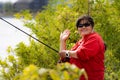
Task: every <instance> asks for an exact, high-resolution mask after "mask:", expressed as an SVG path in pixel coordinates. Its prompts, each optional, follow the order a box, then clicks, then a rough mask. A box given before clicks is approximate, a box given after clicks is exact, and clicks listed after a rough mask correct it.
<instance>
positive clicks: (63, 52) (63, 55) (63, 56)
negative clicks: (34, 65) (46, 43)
mask: <svg viewBox="0 0 120 80" xmlns="http://www.w3.org/2000/svg"><path fill="white" fill-rule="evenodd" d="M65 52H66V50H62V51H61V52H59V55H60V57H61V58H65V57H66V55H65Z"/></svg>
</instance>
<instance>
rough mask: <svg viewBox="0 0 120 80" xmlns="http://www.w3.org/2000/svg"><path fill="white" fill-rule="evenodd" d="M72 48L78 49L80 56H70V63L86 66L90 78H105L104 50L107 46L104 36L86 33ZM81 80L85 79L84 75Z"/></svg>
mask: <svg viewBox="0 0 120 80" xmlns="http://www.w3.org/2000/svg"><path fill="white" fill-rule="evenodd" d="M72 50H77V56H78V58H77V59H76V58H72V57H71V58H70V63H71V64H75V65H76V66H77V67H79V68H80V69H81V68H84V69H85V70H86V72H87V74H88V80H104V52H105V46H104V42H103V40H102V38H101V37H100V35H98V34H97V33H95V32H94V33H91V34H89V35H86V36H85V37H84V39H82V40H80V41H78V42H77V43H76V44H75V46H74V47H73V48H72ZM80 80H85V79H84V77H83V76H82V77H81V78H80Z"/></svg>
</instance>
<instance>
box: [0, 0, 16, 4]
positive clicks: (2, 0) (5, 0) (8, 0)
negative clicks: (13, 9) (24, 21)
mask: <svg viewBox="0 0 120 80" xmlns="http://www.w3.org/2000/svg"><path fill="white" fill-rule="evenodd" d="M16 1H17V0H0V2H12V3H14V2H16Z"/></svg>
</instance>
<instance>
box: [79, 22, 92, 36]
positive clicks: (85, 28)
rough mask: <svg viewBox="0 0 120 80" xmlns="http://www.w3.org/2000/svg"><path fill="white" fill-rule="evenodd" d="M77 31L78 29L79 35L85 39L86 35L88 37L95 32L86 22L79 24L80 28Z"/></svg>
mask: <svg viewBox="0 0 120 80" xmlns="http://www.w3.org/2000/svg"><path fill="white" fill-rule="evenodd" d="M77 29H78V32H79V34H80V35H81V36H82V37H84V36H85V35H88V34H90V33H92V32H93V28H92V26H91V24H90V23H89V22H88V21H86V20H82V21H81V22H80V23H79V26H78V28H77Z"/></svg>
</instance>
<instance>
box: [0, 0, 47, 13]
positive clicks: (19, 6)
mask: <svg viewBox="0 0 120 80" xmlns="http://www.w3.org/2000/svg"><path fill="white" fill-rule="evenodd" d="M47 3H48V0H31V1H22V0H21V1H17V2H15V3H12V2H6V3H0V14H12V13H15V12H19V11H21V10H26V9H27V10H30V11H32V12H36V11H39V10H42V9H43V6H44V5H46V4H47Z"/></svg>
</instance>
